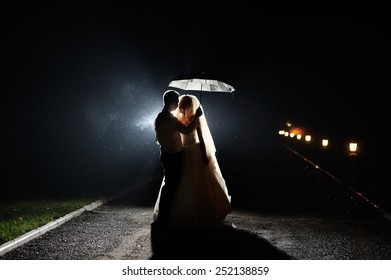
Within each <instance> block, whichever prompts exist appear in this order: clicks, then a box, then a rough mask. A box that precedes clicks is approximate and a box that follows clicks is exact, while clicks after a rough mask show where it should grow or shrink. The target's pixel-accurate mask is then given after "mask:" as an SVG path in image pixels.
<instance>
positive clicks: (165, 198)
mask: <svg viewBox="0 0 391 280" xmlns="http://www.w3.org/2000/svg"><path fill="white" fill-rule="evenodd" d="M163 103H164V107H163V109H162V111H161V112H160V113H159V114H158V115H157V117H156V119H155V132H156V142H157V143H158V144H159V145H160V160H161V164H162V167H163V171H164V178H163V181H162V184H161V187H160V190H159V194H158V197H157V200H156V203H155V207H154V211H153V220H154V222H156V223H158V224H159V225H164V226H169V227H178V228H214V227H216V226H220V225H224V222H225V219H226V217H227V215H228V213H229V212H230V211H231V197H230V195H229V193H228V189H227V187H226V184H225V180H224V179H223V177H222V174H221V171H220V168H219V165H218V162H217V159H216V156H215V152H216V150H215V145H214V142H213V138H212V135H211V133H210V130H209V127H208V124H207V122H206V118H205V115H204V114H203V111H202V108H201V105H200V102H199V101H198V99H197V98H196V97H195V96H193V95H187V94H186V95H182V96H180V95H179V93H178V92H176V91H174V90H168V91H166V92H165V93H164V94H163Z"/></svg>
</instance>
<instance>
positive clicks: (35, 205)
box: [0, 198, 96, 245]
mask: <svg viewBox="0 0 391 280" xmlns="http://www.w3.org/2000/svg"><path fill="white" fill-rule="evenodd" d="M94 201H96V199H93V198H70V199H69V198H68V199H67V198H64V199H23V200H5V201H0V211H1V212H0V245H1V244H3V243H6V242H8V241H11V240H13V239H15V238H17V237H19V236H21V235H23V234H24V233H26V232H29V231H30V230H33V229H36V228H38V227H40V226H43V225H45V224H47V223H49V222H51V221H54V220H56V219H58V218H60V217H62V216H64V215H66V214H68V213H70V212H72V211H75V210H77V209H80V208H81V207H84V206H85V205H88V204H90V203H92V202H94Z"/></svg>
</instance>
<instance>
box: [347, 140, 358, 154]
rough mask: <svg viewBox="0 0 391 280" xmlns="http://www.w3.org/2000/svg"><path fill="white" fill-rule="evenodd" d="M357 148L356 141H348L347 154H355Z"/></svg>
mask: <svg viewBox="0 0 391 280" xmlns="http://www.w3.org/2000/svg"><path fill="white" fill-rule="evenodd" d="M357 149H358V144H357V142H349V155H350V156H355V155H357Z"/></svg>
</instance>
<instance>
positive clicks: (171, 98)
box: [163, 90, 179, 111]
mask: <svg viewBox="0 0 391 280" xmlns="http://www.w3.org/2000/svg"><path fill="white" fill-rule="evenodd" d="M163 102H164V107H166V108H167V109H169V110H170V111H173V110H175V109H176V108H177V107H178V102H179V93H178V92H177V91H175V90H167V91H166V92H165V93H164V94H163Z"/></svg>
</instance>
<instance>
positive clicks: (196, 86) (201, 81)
mask: <svg viewBox="0 0 391 280" xmlns="http://www.w3.org/2000/svg"><path fill="white" fill-rule="evenodd" d="M168 86H169V87H173V88H178V89H182V90H186V91H188V90H191V91H199V92H200V100H199V101H200V103H201V97H202V92H205V91H207V92H223V93H230V94H234V92H235V88H234V87H233V86H231V85H229V84H227V83H224V82H222V81H219V80H216V79H207V78H198V77H190V78H186V79H183V78H178V79H175V80H172V81H171V82H170V83H169V85H168Z"/></svg>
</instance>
